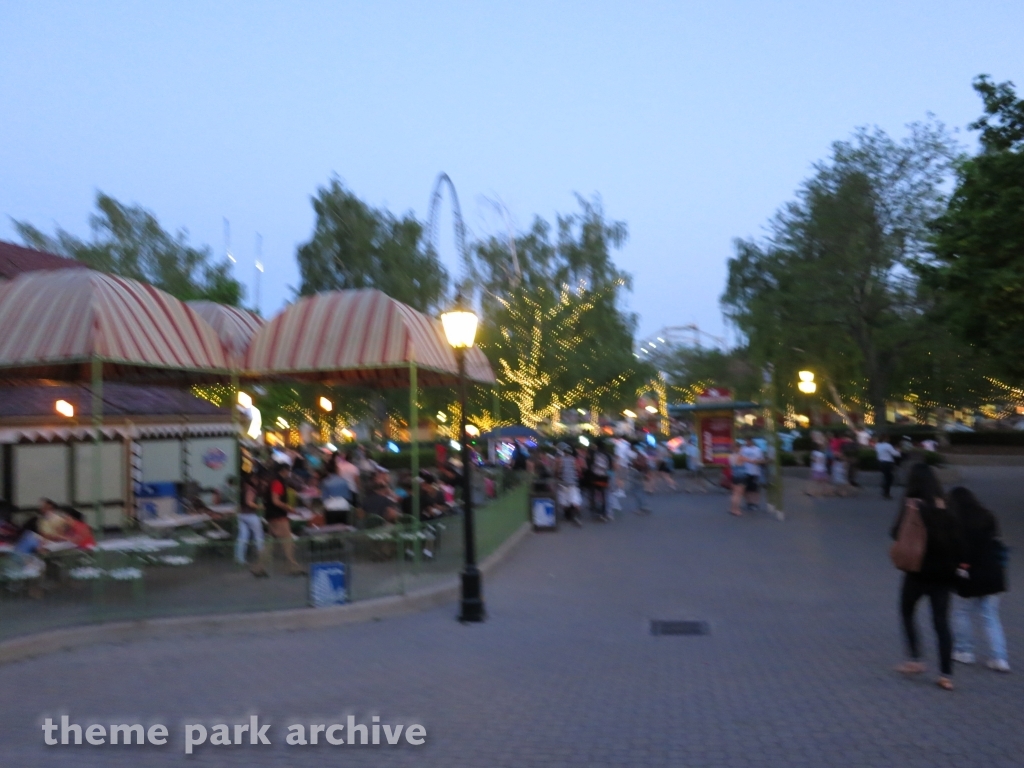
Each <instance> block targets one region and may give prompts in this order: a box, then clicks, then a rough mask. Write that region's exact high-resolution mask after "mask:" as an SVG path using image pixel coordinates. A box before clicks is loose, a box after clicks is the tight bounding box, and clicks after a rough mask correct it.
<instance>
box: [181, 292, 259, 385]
mask: <svg viewBox="0 0 1024 768" xmlns="http://www.w3.org/2000/svg"><path fill="white" fill-rule="evenodd" d="M186 304H188V305H189V306H190V307H191V308H192V309H194V310H195V311H196V313H197V314H198V315H199V316H200V317H201V318H203V320H205V321H206V322H207V323H209V324H210V327H211V328H213V330H215V331H216V332H217V336H218V338H220V343H221V346H223V347H224V354H225V355H227V359H228V364H230V365H231V367H232V368H234V369H235V370H237V369H239V368H241V367H242V366H243V365H244V364H245V353H246V352H247V351H248V349H249V343H250V342H251V341H252V337H253V336H255V335H256V332H257V331H258V330H259V329H260V328H262V327H263V324H264V323H265V322H266V321H265V320H264V319H263V318H262V317H260V316H259V315H257V314H255V313H254V312H250V311H249V310H247V309H240V308H239V307H229V306H228V305H227V304H218V303H217V302H216V301H188V302H186Z"/></svg>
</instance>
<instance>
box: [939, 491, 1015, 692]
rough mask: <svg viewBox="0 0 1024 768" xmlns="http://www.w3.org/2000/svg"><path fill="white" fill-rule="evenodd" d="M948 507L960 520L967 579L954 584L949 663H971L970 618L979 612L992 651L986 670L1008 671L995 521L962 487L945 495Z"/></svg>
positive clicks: (1000, 558) (1001, 558) (999, 544)
mask: <svg viewBox="0 0 1024 768" xmlns="http://www.w3.org/2000/svg"><path fill="white" fill-rule="evenodd" d="M949 508H950V510H951V511H952V512H953V514H955V515H956V516H957V518H958V519H959V520H960V525H961V527H962V529H963V534H964V543H965V544H966V547H967V554H966V556H965V557H966V560H967V565H968V567H967V569H966V571H967V578H966V579H964V578H961V579H960V580H959V583H958V584H957V590H956V591H957V594H958V595H959V596H960V597H959V599H957V600H956V601H955V605H954V609H953V628H954V630H955V634H956V640H955V643H954V651H953V661H958V662H960V663H961V664H973V663H974V642H973V637H972V635H973V631H972V628H971V615H972V614H977V613H980V614H981V619H982V622H983V623H984V624H985V632H986V634H987V635H988V644H989V649H990V650H991V652H992V657H991V658H990V659H989V662H988V667H989V669H994V670H996V671H997V672H1009V671H1010V662H1009V661H1008V660H1007V658H1006V636H1005V635H1004V634H1003V625H1002V622H1000V621H999V593H1000V592H1005V591H1006V570H1005V567H1004V558H1005V556H1006V548H1005V547H1004V545H1003V543H1002V541H1001V540H1000V538H999V522H998V521H997V520H996V516H995V515H993V514H992V513H991V512H990V511H989V510H987V509H985V507H983V506H982V505H981V502H979V501H978V499H977V498H975V496H974V494H973V493H971V492H970V491H969V490H967V489H966V488H962V487H957V488H954V489H953V490H952V491H950V492H949Z"/></svg>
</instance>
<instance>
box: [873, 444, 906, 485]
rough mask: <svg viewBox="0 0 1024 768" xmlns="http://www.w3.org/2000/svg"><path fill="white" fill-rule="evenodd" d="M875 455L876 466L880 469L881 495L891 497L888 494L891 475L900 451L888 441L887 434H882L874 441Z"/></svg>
mask: <svg viewBox="0 0 1024 768" xmlns="http://www.w3.org/2000/svg"><path fill="white" fill-rule="evenodd" d="M875 456H876V457H877V458H878V466H879V467H881V469H882V496H883V497H884V498H886V499H891V498H892V496H890V495H889V494H890V491H892V476H893V471H894V469H895V468H896V460H897V459H898V458H899V457H900V452H899V451H897V450H896V449H895V448H894V447H893V446H892V443H890V442H889V436H888V435H883V436H882V437H880V438H878V442H877V443H875Z"/></svg>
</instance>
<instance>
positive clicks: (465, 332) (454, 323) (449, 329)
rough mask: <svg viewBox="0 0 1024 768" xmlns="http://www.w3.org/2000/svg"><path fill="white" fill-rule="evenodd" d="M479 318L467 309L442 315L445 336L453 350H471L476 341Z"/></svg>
mask: <svg viewBox="0 0 1024 768" xmlns="http://www.w3.org/2000/svg"><path fill="white" fill-rule="evenodd" d="M476 324H477V317H476V315H475V314H474V313H472V312H470V311H469V310H465V309H455V310H452V311H451V312H445V313H444V314H443V315H441V325H443V326H444V335H445V336H446V337H447V339H448V343H449V344H451V346H452V348H453V349H469V348H470V347H472V346H473V343H474V341H476Z"/></svg>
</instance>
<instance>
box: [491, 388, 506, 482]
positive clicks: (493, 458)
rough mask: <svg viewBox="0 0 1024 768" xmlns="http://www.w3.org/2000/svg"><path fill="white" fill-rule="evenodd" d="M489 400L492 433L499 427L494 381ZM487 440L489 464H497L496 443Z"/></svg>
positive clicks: (499, 410) (497, 401)
mask: <svg viewBox="0 0 1024 768" xmlns="http://www.w3.org/2000/svg"><path fill="white" fill-rule="evenodd" d="M491 400H492V401H493V405H492V408H491V410H493V411H494V426H493V427H491V432H492V433H493V432H495V431H497V430H499V429H501V398H500V397H499V396H498V385H497V383H495V385H494V387H492V388H491ZM487 442H488V446H487V447H488V450H487V459H488V460H489V461H490V462H491V464H494V465H495V466H497V464H498V452H497V443H496V442H495V441H494V440H493V439H491V440H488V441H487ZM501 490H502V491H504V490H505V488H504V487H502V488H501Z"/></svg>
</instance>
